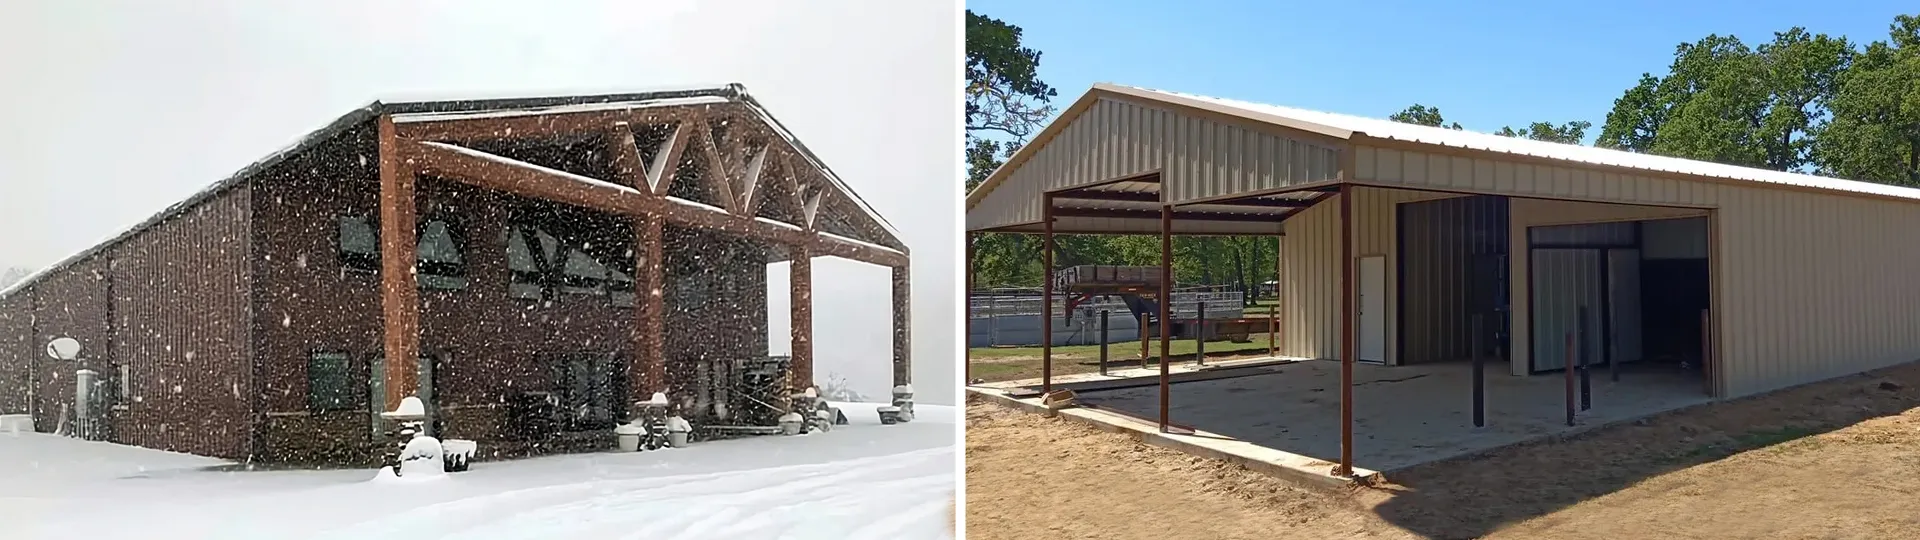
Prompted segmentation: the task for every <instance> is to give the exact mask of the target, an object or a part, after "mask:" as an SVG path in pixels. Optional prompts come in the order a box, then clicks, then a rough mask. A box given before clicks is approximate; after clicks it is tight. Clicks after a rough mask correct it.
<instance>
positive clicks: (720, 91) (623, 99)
mask: <svg viewBox="0 0 1920 540" xmlns="http://www.w3.org/2000/svg"><path fill="white" fill-rule="evenodd" d="M422 98H425V99H422ZM727 101H738V102H740V103H743V104H745V105H747V107H748V109H750V110H752V111H753V112H754V113H755V114H756V115H757V116H758V117H759V118H760V119H761V120H762V121H764V122H766V124H767V125H768V127H770V128H771V129H772V131H773V132H774V133H775V134H777V135H779V136H780V137H783V138H785V139H786V140H787V141H788V142H789V143H790V144H791V145H792V146H793V148H794V149H795V150H798V151H799V153H800V156H801V157H802V158H804V159H806V160H807V162H808V163H809V164H811V165H813V166H814V167H816V168H818V169H819V170H820V172H821V173H822V175H823V176H825V177H826V178H827V180H828V181H830V182H831V183H832V184H833V188H834V189H835V191H837V192H838V193H840V194H841V195H844V196H845V197H846V198H847V199H848V200H850V201H852V202H853V203H854V205H855V206H856V207H857V208H858V209H860V210H861V211H862V213H863V214H865V215H866V216H867V217H868V218H870V219H872V220H873V222H874V223H875V224H876V225H878V226H879V227H880V228H881V229H882V230H883V231H884V232H886V234H887V235H888V237H889V239H891V240H893V241H894V242H895V243H898V242H899V238H900V232H899V230H898V229H896V228H894V227H893V224H891V223H889V222H887V220H886V218H884V217H882V216H881V215H880V213H879V212H877V211H875V210H874V209H873V207H872V205H869V204H867V202H866V201H865V200H864V199H861V198H860V195H859V194H857V193H855V192H854V191H853V189H852V188H851V187H849V186H847V184H846V182H845V181H844V180H841V178H840V176H839V175H838V174H835V173H834V172H833V169H831V168H829V167H827V165H826V162H825V161H823V160H821V159H820V157H819V156H818V155H815V154H814V153H813V151H812V150H809V149H807V147H806V145H805V144H802V143H801V142H800V141H799V139H798V138H796V137H795V136H794V135H793V132H792V131H791V130H788V129H787V127H786V126H785V125H783V124H781V123H780V121H779V120H777V119H775V118H774V117H773V115H772V114H770V113H768V112H767V110H766V108H765V107H762V106H761V105H760V103H759V102H758V101H757V100H755V99H754V98H753V96H751V95H749V94H748V93H747V90H746V87H745V86H742V85H740V84H738V83H734V84H726V85H713V86H700V87H675V88H660V89H653V90H647V91H639V92H617V93H606V94H593V95H571V96H546V97H485V98H472V97H447V98H442V99H433V98H431V97H425V96H414V97H410V98H408V99H407V100H391V101H374V102H373V103H370V104H368V105H366V106H365V107H361V108H358V109H354V110H352V111H349V112H348V113H346V114H344V115H341V116H340V117H339V118H337V119H335V120H334V121H333V122H330V123H328V124H327V125H326V126H324V127H322V128H320V129H317V130H314V131H313V132H311V133H308V134H306V135H305V136H303V137H301V138H299V139H298V140H296V141H295V142H294V143H293V144H292V145H289V146H287V147H286V148H283V149H281V150H279V151H276V152H274V153H272V154H269V155H267V156H266V157H264V158H261V159H260V160H259V161H255V162H254V163H252V164H250V165H247V166H246V167H243V168H241V169H240V170H239V171H237V172H235V173H233V175H231V176H228V177H227V178H224V179H221V180H219V181H216V182H214V183H212V184H210V185H208V186H207V187H205V188H203V189H201V190H200V191H198V192H195V193H194V194H193V195H191V196H189V197H187V198H186V199H185V200H182V201H180V202H178V203H174V204H172V205H170V206H168V207H166V208H165V209H163V210H161V211H160V212H159V213H156V214H154V215H153V216H151V217H148V218H147V219H145V220H142V221H141V222H139V223H136V224H134V225H133V226H132V227H128V228H126V229H123V230H121V231H120V232H118V233H115V234H114V235H113V236H110V237H108V238H106V239H105V240H103V241H101V242H99V243H97V244H94V245H93V246H92V247H89V248H87V249H85V250H83V251H81V252H79V253H76V254H74V255H73V256H70V257H67V258H66V259H62V260H61V261H60V262H57V263H54V264H52V265H50V266H47V267H46V268H43V269H41V270H40V271H38V272H34V273H32V274H29V275H28V276H26V277H25V278H23V279H21V280H20V281H18V282H15V283H13V284H11V285H8V286H7V287H5V288H3V289H0V299H4V298H6V297H9V296H12V295H13V294H14V293H16V292H18V291H21V290H25V289H26V288H27V287H30V286H32V285H33V284H35V283H37V282H39V281H40V280H41V279H44V278H45V277H46V276H48V275H50V274H52V273H54V272H58V271H60V270H61V269H64V268H67V267H69V266H72V265H74V264H77V263H79V262H81V261H84V260H87V259H89V258H91V257H93V256H94V255H97V254H99V253H100V252H101V251H103V250H106V249H107V248H110V247H113V246H114V245H116V244H119V243H120V242H123V241H125V240H127V239H128V238H131V237H132V236H133V235H135V234H138V233H139V232H141V231H144V230H146V229H147V228H149V227H152V226H154V225H156V224H159V223H160V222H163V221H166V220H168V219H171V218H173V217H175V216H178V215H180V214H182V213H185V212H186V211H188V210H190V209H192V208H195V207H197V206H199V205H200V203H203V202H206V201H207V200H209V199H212V198H214V197H215V196H218V195H220V194H221V193H224V192H226V191H227V190H229V189H231V188H233V187H235V186H239V185H242V184H245V183H246V182H247V181H248V180H249V179H251V178H253V177H254V176H255V175H258V174H260V173H261V172H263V171H266V170H267V169H270V168H272V167H274V166H276V165H280V164H282V163H284V162H286V161H287V160H289V159H291V158H293V157H295V156H299V155H301V154H304V153H306V152H308V151H310V150H313V149H315V148H318V147H319V146H320V145H322V144H324V143H326V142H328V141H330V140H333V139H334V138H336V137H339V136H340V135H342V134H345V133H346V132H347V131H349V130H351V129H353V128H355V127H357V126H362V125H367V124H369V123H371V122H372V121H373V120H374V119H375V118H378V117H379V116H380V115H381V114H392V115H394V116H396V117H407V118H411V119H416V120H424V119H443V118H449V117H489V116H492V115H502V116H513V115H519V114H529V113H530V114H551V113H556V112H582V111H587V110H609V109H621V108H638V107H649V106H670V105H692V104H700V103H719V102H727ZM888 250H889V251H899V250H894V249H892V248H888Z"/></svg>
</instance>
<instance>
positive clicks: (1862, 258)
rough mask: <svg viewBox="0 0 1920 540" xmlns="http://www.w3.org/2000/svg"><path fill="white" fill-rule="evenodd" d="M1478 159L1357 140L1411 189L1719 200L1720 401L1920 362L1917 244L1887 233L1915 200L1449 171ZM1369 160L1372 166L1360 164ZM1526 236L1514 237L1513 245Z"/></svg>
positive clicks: (1592, 209)
mask: <svg viewBox="0 0 1920 540" xmlns="http://www.w3.org/2000/svg"><path fill="white" fill-rule="evenodd" d="M1471 159H1474V158H1469V157H1464V156H1456V155H1448V154H1441V153H1428V152H1408V151H1401V150H1396V149H1389V148H1375V147H1368V146H1359V147H1356V149H1355V160H1356V166H1355V170H1356V171H1369V172H1371V173H1372V174H1371V177H1361V178H1359V180H1361V181H1367V182H1379V183H1400V184H1406V185H1409V186H1410V187H1413V186H1420V187H1431V188H1435V189H1449V190H1463V191H1476V190H1488V191H1497V192H1499V193H1502V194H1508V195H1512V196H1515V197H1525V196H1532V197H1546V198H1557V199H1580V200H1585V201H1593V202H1614V203H1627V204H1653V205H1689V206H1698V207H1712V208H1716V209H1717V211H1716V212H1715V215H1714V217H1713V218H1712V220H1713V223H1712V224H1711V225H1710V226H1711V228H1712V229H1713V230H1714V234H1715V240H1714V241H1713V244H1714V245H1713V255H1714V260H1713V268H1714V270H1713V271H1714V273H1715V274H1716V276H1715V278H1714V279H1715V282H1716V283H1717V284H1718V285H1717V287H1718V291H1717V292H1718V294H1717V295H1716V296H1715V302H1716V305H1717V308H1716V313H1717V315H1716V317H1719V318H1720V320H1719V321H1718V324H1716V332H1717V334H1718V335H1717V336H1716V340H1717V343H1718V345H1719V355H1718V357H1719V361H1720V362H1721V365H1720V367H1719V373H1720V376H1721V381H1720V384H1721V387H1722V388H1721V390H1722V394H1723V395H1725V396H1728V397H1733V396H1742V395H1748V394H1752V393H1757V392H1763V391H1767V390H1771V389H1775V388H1780V387H1784V386H1789V385H1792V384H1799V383H1804V382H1811V381H1814V380H1818V379H1822V378H1828V377H1833V376H1838V375H1845V374H1848V373H1855V372H1859V371H1864V370H1868V369H1874V368H1879V367H1885V366H1889V365H1893V364H1895V363H1899V362H1905V361H1912V360H1915V359H1920V334H1916V333H1914V332H1911V331H1910V330H1911V329H1912V328H1915V327H1920V310H1914V309H1910V307H1909V306H1913V305H1920V280H1911V279H1908V278H1907V277H1905V276H1906V275H1907V274H1910V273H1911V269H1913V268H1920V247H1916V246H1911V245H1909V244H1910V243H1906V242H1903V241H1902V240H1900V239H1899V238H1897V237H1895V236H1893V234H1894V233H1893V232H1892V231H1910V230H1915V229H1916V228H1917V227H1920V205H1917V204H1914V203H1909V202H1901V201H1892V200H1880V199H1869V198H1862V197H1851V196H1844V195H1837V194H1825V193H1807V192H1800V191H1789V190H1784V189H1774V188H1768V187H1748V186H1736V185H1726V184H1719V183H1709V182H1705V181H1695V180H1683V179H1676V178H1671V177H1665V176H1648V175H1635V174H1622V173H1612V172H1599V171H1593V170H1590V169H1582V168H1578V167H1566V166H1550V165H1539V164H1532V163H1511V164H1506V163H1495V164H1494V166H1493V167H1491V168H1490V169H1482V168H1480V167H1477V166H1476V167H1473V168H1472V170H1473V172H1474V177H1473V178H1456V177H1454V175H1452V174H1451V172H1453V170H1454V169H1453V167H1452V166H1451V163H1453V162H1454V161H1468V160H1471ZM1362 161H1364V162H1370V164H1368V165H1359V164H1358V162H1362ZM1433 161H1444V162H1447V163H1448V164H1449V165H1448V166H1447V167H1445V169H1444V170H1447V171H1448V173H1449V174H1446V175H1438V174H1432V173H1434V172H1437V170H1436V169H1435V168H1432V167H1428V164H1429V162H1433ZM1416 166H1418V167H1419V169H1418V172H1417V173H1416V172H1415V167H1416ZM1509 171H1511V177H1509V176H1508V174H1509ZM1576 171H1578V172H1579V173H1580V174H1578V175H1577V178H1576V174H1575V172H1576ZM1488 175H1490V176H1491V177H1490V178H1488V177H1486V176H1488ZM1485 186H1491V187H1485ZM1570 204H1575V205H1574V206H1568V205H1570ZM1523 207H1524V208H1523ZM1701 212H1702V211H1701V210H1692V209H1675V208H1649V207H1627V206H1617V205H1577V204H1576V203H1567V202H1558V201H1538V200H1523V199H1515V200H1514V210H1513V217H1514V220H1513V227H1515V230H1516V231H1522V230H1524V229H1523V228H1524V227H1526V226H1528V225H1543V224H1562V223H1579V222H1588V221H1613V220H1621V219H1658V218H1668V217H1690V216H1697V215H1699V214H1700V213H1701ZM1523 216H1525V217H1523ZM1523 239H1524V236H1523V235H1516V236H1515V237H1514V241H1515V242H1519V241H1521V240H1523ZM1520 249H1524V246H1521V247H1520ZM1514 253H1515V255H1516V256H1515V257H1514V258H1513V264H1514V267H1515V268H1516V269H1519V270H1520V271H1517V272H1515V273H1514V274H1513V275H1515V276H1516V277H1518V276H1524V275H1526V274H1525V273H1524V268H1525V266H1524V264H1525V258H1524V257H1521V256H1518V255H1519V253H1520V251H1515V252H1514ZM1834 261H1846V264H1839V265H1836V264H1834ZM1842 267H1844V268H1842ZM1514 281H1515V282H1514V284H1513V287H1514V293H1515V297H1514V298H1515V300H1516V301H1515V305H1516V306H1515V307H1516V313H1515V317H1514V325H1515V328H1514V335H1515V336H1516V337H1519V336H1526V335H1529V333H1528V331H1527V329H1526V328H1523V326H1524V325H1526V323H1527V317H1525V316H1523V315H1524V314H1522V313H1518V311H1522V310H1524V309H1525V307H1524V303H1523V302H1520V300H1521V299H1523V298H1525V297H1524V296H1523V295H1524V294H1525V280H1520V279H1516V280H1514ZM1335 283H1337V282H1335ZM1513 347H1514V358H1515V359H1516V364H1520V363H1521V362H1523V361H1524V359H1525V358H1526V351H1525V347H1526V345H1525V340H1516V342H1515V343H1514V344H1513Z"/></svg>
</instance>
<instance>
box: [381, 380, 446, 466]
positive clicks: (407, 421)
mask: <svg viewBox="0 0 1920 540" xmlns="http://www.w3.org/2000/svg"><path fill="white" fill-rule="evenodd" d="M380 417H381V418H385V419H387V420H390V421H393V422H396V423H398V424H399V429H398V430H396V431H395V432H394V433H393V438H394V440H395V441H398V445H397V446H398V448H397V450H399V452H398V453H397V454H393V455H392V456H391V457H390V459H388V460H386V461H387V463H388V464H390V465H392V466H393V467H394V473H395V474H399V475H405V474H406V469H405V468H403V467H401V466H402V465H405V464H406V460H407V455H408V454H407V452H408V448H410V447H411V445H412V444H413V440H414V439H417V438H422V437H423V435H424V433H422V432H421V428H422V424H423V423H424V422H425V421H426V419H427V406H426V404H425V403H423V402H421V401H420V398H419V397H415V396H407V397H406V398H405V399H402V400H400V406H399V407H395V408H394V409H393V410H391V411H386V412H382V413H380ZM433 449H434V452H435V454H434V459H435V460H439V459H441V458H440V456H439V451H440V441H438V440H436V441H434V442H433ZM436 467H440V468H441V469H440V470H441V472H445V471H446V469H445V468H444V467H445V464H444V463H442V464H440V465H436Z"/></svg>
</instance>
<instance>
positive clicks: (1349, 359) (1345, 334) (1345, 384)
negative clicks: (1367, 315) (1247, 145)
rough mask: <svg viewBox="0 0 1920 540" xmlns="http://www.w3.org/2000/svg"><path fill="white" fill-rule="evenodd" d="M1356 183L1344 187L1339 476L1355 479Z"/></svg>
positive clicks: (1342, 190) (1341, 227) (1341, 238)
mask: <svg viewBox="0 0 1920 540" xmlns="http://www.w3.org/2000/svg"><path fill="white" fill-rule="evenodd" d="M1353 273H1354V265H1353V184H1340V304H1341V306H1340V467H1339V468H1338V469H1336V470H1335V472H1334V474H1335V475H1337V476H1353V362H1354V360H1355V359H1356V357H1357V354H1356V349H1357V348H1359V343H1358V342H1357V341H1356V340H1355V336H1354V332H1353V325H1354V319H1355V315H1357V314H1358V310H1356V309H1355V306H1354V294H1353V281H1354V276H1353Z"/></svg>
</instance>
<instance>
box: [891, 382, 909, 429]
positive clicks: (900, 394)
mask: <svg viewBox="0 0 1920 540" xmlns="http://www.w3.org/2000/svg"><path fill="white" fill-rule="evenodd" d="M893 406H895V407H899V408H900V413H899V416H900V421H901V422H912V421H913V385H911V384H902V385H899V386H895V387H893Z"/></svg>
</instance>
